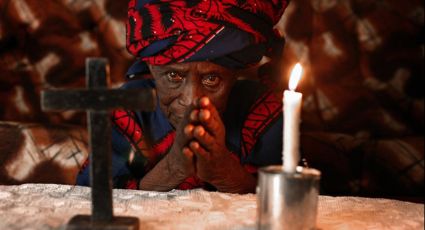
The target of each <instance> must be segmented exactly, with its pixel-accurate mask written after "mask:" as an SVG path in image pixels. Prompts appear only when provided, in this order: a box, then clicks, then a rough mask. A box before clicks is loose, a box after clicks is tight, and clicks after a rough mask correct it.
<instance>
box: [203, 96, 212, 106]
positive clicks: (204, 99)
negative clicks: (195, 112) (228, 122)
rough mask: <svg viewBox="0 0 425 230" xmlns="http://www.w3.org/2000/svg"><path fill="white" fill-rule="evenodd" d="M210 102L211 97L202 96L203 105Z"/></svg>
mask: <svg viewBox="0 0 425 230" xmlns="http://www.w3.org/2000/svg"><path fill="white" fill-rule="evenodd" d="M209 104H210V99H209V98H208V97H203V98H201V106H208V105H209Z"/></svg>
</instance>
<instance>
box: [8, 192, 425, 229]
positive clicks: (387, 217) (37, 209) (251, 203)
mask: <svg viewBox="0 0 425 230" xmlns="http://www.w3.org/2000/svg"><path fill="white" fill-rule="evenodd" d="M90 204H91V203H90V189H89V188H85V187H79V186H68V185H52V184H24V185H20V186H0V229H2V230H8V229H13V230H15V229H19V230H22V229H52V228H53V229H57V228H64V225H65V224H66V223H67V222H68V220H69V219H70V218H71V217H72V216H74V215H76V214H89V213H90ZM114 213H115V215H124V216H136V217H138V218H139V219H140V229H238V230H241V229H256V197H255V195H254V194H248V195H236V194H226V193H219V192H206V191H203V190H193V191H178V190H175V191H171V192H168V193H158V192H147V191H132V190H114ZM318 227H319V228H320V229H323V230H328V229H329V230H331V229H341V230H342V229H343V230H349V229H356V230H357V229H397V230H400V229H409V230H411V229H421V230H422V229H424V205H423V204H415V203H409V202H401V201H396V200H387V199H368V198H359V197H329V196H320V199H319V215H318Z"/></svg>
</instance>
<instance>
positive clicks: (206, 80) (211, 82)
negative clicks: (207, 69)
mask: <svg viewBox="0 0 425 230" xmlns="http://www.w3.org/2000/svg"><path fill="white" fill-rule="evenodd" d="M220 82H221V78H220V77H218V76H216V75H208V76H205V77H203V78H202V84H203V85H205V86H207V87H216V86H218V85H219V84H220Z"/></svg>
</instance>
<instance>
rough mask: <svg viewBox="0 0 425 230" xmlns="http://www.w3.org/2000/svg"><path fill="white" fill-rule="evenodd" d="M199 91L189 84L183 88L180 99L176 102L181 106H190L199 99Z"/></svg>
mask: <svg viewBox="0 0 425 230" xmlns="http://www.w3.org/2000/svg"><path fill="white" fill-rule="evenodd" d="M200 96H201V95H200V90H199V87H197V86H196V85H195V84H193V83H189V84H188V85H187V86H185V87H184V88H183V91H182V93H181V94H180V98H179V99H178V102H179V104H180V105H182V106H189V105H191V104H192V103H193V102H194V101H195V100H196V99H198V98H200Z"/></svg>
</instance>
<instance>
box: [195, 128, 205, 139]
mask: <svg viewBox="0 0 425 230" xmlns="http://www.w3.org/2000/svg"><path fill="white" fill-rule="evenodd" d="M195 132H196V134H197V135H198V136H200V137H202V136H204V135H205V129H204V127H202V126H196V128H195Z"/></svg>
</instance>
